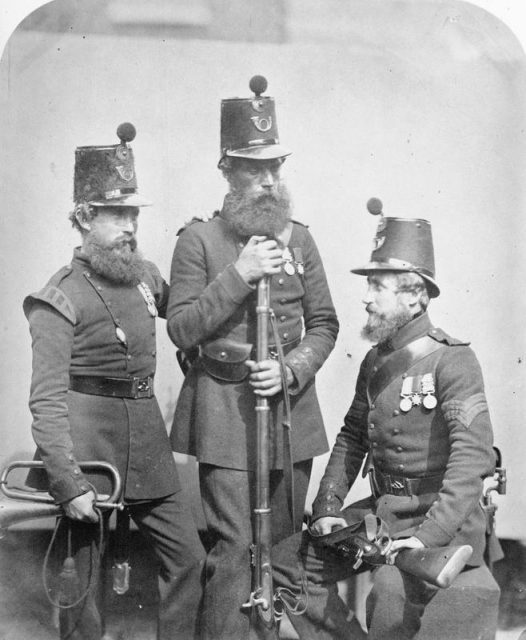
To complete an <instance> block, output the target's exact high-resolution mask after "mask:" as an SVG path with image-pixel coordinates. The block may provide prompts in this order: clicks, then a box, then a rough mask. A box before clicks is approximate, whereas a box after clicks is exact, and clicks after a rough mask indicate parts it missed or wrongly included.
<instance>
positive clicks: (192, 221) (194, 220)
mask: <svg viewBox="0 0 526 640" xmlns="http://www.w3.org/2000/svg"><path fill="white" fill-rule="evenodd" d="M219 213H220V211H219V210H218V209H217V210H216V211H214V213H213V216H212V218H210V220H201V218H192V219H191V220H189V221H188V222H185V224H184V227H181V228H180V229H179V231H178V232H177V235H178V236H180V235H181V233H183V231H184V230H185V229H188V227H191V226H192V225H193V224H195V223H196V222H210V221H211V220H213V219H214V218H215V217H216V216H218V215H219Z"/></svg>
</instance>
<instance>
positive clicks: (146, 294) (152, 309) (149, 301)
mask: <svg viewBox="0 0 526 640" xmlns="http://www.w3.org/2000/svg"><path fill="white" fill-rule="evenodd" d="M137 289H139V291H140V292H141V295H142V297H143V298H144V301H145V302H146V307H147V308H148V312H149V313H150V315H151V316H153V317H154V318H155V317H156V316H157V307H156V306H155V298H154V297H153V294H152V292H151V291H150V287H149V286H148V285H147V284H146V282H139V284H138V285H137Z"/></svg>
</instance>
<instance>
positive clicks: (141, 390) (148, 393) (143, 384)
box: [133, 378, 152, 398]
mask: <svg viewBox="0 0 526 640" xmlns="http://www.w3.org/2000/svg"><path fill="white" fill-rule="evenodd" d="M133 392H134V396H135V398H151V397H152V388H151V383H150V378H134V379H133Z"/></svg>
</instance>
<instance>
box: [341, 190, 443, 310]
mask: <svg viewBox="0 0 526 640" xmlns="http://www.w3.org/2000/svg"><path fill="white" fill-rule="evenodd" d="M367 209H368V210H369V213H372V214H373V215H380V222H379V224H378V229H377V230H376V236H375V238H374V244H373V252H372V254H371V261H370V262H369V264H366V265H365V266H363V267H359V268H357V269H351V271H352V273H357V274H358V275H362V276H365V275H368V274H369V273H371V272H372V271H412V272H414V273H418V274H419V275H420V276H422V278H424V280H425V281H426V284H427V290H428V293H429V297H430V298H436V297H437V296H438V295H439V294H440V289H439V288H438V285H437V283H436V282H435V257H434V251H433V237H432V235H431V224H430V222H428V221H427V220H423V219H422V218H384V216H383V214H382V202H381V201H380V200H378V198H371V199H370V200H369V202H368V203H367Z"/></svg>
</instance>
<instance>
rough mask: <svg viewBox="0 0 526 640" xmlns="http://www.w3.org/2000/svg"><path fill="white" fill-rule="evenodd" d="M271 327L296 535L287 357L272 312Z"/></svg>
mask: <svg viewBox="0 0 526 640" xmlns="http://www.w3.org/2000/svg"><path fill="white" fill-rule="evenodd" d="M270 325H271V327H272V333H273V335H274V344H275V347H276V351H277V355H278V362H279V370H280V374H281V388H282V390H283V421H282V426H283V476H284V478H285V486H286V488H287V500H288V503H289V512H290V517H291V519H292V531H293V533H296V507H295V504H294V463H293V461H292V442H291V431H292V412H291V409H290V394H289V391H288V385H287V370H286V368H285V356H284V353H283V347H282V345H281V340H280V337H279V331H278V325H277V321H276V314H275V313H274V311H273V310H272V309H271V310H270Z"/></svg>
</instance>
